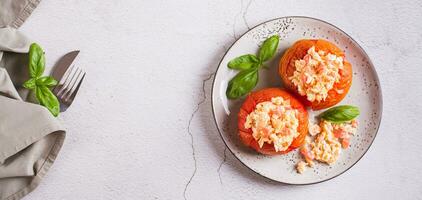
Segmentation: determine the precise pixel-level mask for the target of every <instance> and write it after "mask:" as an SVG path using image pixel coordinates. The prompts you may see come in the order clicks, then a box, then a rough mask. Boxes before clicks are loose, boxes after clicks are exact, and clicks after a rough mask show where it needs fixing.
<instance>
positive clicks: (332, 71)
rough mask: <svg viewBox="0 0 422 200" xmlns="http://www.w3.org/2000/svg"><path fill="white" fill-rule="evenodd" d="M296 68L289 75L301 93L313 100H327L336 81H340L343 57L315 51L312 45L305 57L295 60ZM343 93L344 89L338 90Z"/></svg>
mask: <svg viewBox="0 0 422 200" xmlns="http://www.w3.org/2000/svg"><path fill="white" fill-rule="evenodd" d="M294 64H295V67H296V70H295V71H294V73H293V76H291V77H289V79H290V80H291V81H292V83H293V84H294V85H295V86H296V87H297V89H298V92H299V94H300V95H302V96H305V95H306V98H307V99H308V100H309V101H311V102H313V101H315V100H316V101H318V102H320V101H322V100H325V99H326V98H327V96H328V91H329V90H331V89H333V86H334V83H337V82H339V81H340V73H339V71H340V70H342V69H343V57H338V56H336V55H334V54H331V53H328V54H327V53H326V52H324V51H318V52H316V51H315V47H314V46H312V47H311V48H310V49H309V50H308V52H307V54H306V55H305V56H304V57H303V59H300V60H296V61H295V63H294ZM336 92H337V93H339V94H341V93H343V91H340V90H339V91H336Z"/></svg>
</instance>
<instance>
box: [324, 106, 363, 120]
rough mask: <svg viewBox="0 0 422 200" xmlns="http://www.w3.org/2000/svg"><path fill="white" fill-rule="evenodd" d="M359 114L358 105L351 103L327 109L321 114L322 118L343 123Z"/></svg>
mask: <svg viewBox="0 0 422 200" xmlns="http://www.w3.org/2000/svg"><path fill="white" fill-rule="evenodd" d="M359 114H360V113H359V108H358V107H356V106H351V105H341V106H336V107H333V108H330V109H328V110H326V111H325V112H323V113H322V114H321V115H320V116H321V118H322V119H324V120H327V121H330V122H334V123H342V122H348V121H351V120H353V119H354V118H356V117H357V116H358V115H359Z"/></svg>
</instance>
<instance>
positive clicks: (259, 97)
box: [238, 88, 308, 155]
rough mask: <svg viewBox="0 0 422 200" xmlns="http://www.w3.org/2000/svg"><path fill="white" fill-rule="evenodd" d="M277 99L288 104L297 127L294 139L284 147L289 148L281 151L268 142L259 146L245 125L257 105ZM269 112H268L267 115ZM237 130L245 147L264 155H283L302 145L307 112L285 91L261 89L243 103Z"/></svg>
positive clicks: (306, 126) (305, 130)
mask: <svg viewBox="0 0 422 200" xmlns="http://www.w3.org/2000/svg"><path fill="white" fill-rule="evenodd" d="M277 97H281V98H282V99H283V101H286V102H287V103H285V104H289V107H287V110H291V111H294V112H293V113H295V114H294V116H295V117H294V119H295V124H296V126H297V128H296V130H297V132H295V131H294V132H295V135H296V137H292V138H291V139H292V140H290V142H291V143H290V144H286V145H289V146H286V147H288V148H286V149H285V150H282V151H276V148H275V144H274V143H271V144H270V143H268V142H265V143H263V145H259V143H258V140H257V139H255V138H254V136H253V134H254V132H253V128H251V127H247V125H246V122H247V120H248V115H249V114H251V113H252V112H255V110H256V109H257V105H259V104H260V103H262V102H271V101H274V99H277ZM273 98H274V99H273ZM278 99H280V98H278ZM274 108H278V107H274ZM279 110H280V109H279ZM279 110H275V111H279ZM281 110H282V112H287V110H284V109H281ZM270 112H271V111H269V113H270ZM279 114H280V116H281V114H282V113H279ZM280 118H282V117H280ZM270 123H273V122H272V121H271V122H270ZM279 128H280V127H279ZM283 128H285V127H281V130H283ZM238 129H239V137H240V139H241V141H242V142H243V143H244V144H245V145H246V146H249V147H251V148H253V149H255V150H256V151H257V152H259V153H262V154H266V155H279V154H285V153H288V152H289V151H291V150H293V149H295V148H298V147H300V146H301V145H302V144H303V142H304V140H305V137H306V135H307V133H308V112H307V111H306V108H305V106H304V105H303V104H302V103H301V102H300V101H299V100H297V99H296V98H295V97H294V96H293V95H291V94H289V93H288V92H287V91H285V90H282V89H279V88H267V89H263V90H260V91H257V92H252V93H250V94H249V96H248V97H247V98H246V100H245V102H244V103H243V105H242V107H241V108H240V111H239V113H238ZM270 129H272V128H270ZM255 130H256V129H255ZM277 134H279V133H277ZM280 134H283V133H280Z"/></svg>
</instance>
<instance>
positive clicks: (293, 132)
mask: <svg viewBox="0 0 422 200" xmlns="http://www.w3.org/2000/svg"><path fill="white" fill-rule="evenodd" d="M297 114H298V111H297V110H295V109H293V108H292V107H291V105H290V101H289V100H284V99H283V98H282V97H274V98H272V99H271V101H265V102H261V103H259V104H257V105H256V107H255V110H254V111H252V112H251V113H249V115H248V116H247V117H246V122H245V128H248V129H249V128H251V129H252V136H253V138H254V139H255V140H256V141H257V142H258V144H259V147H261V148H262V146H263V145H264V143H268V144H273V145H274V149H275V151H277V152H278V151H285V150H287V149H288V148H289V146H290V145H291V144H292V142H293V140H294V138H296V137H297V136H298V135H299V132H298V131H297V128H298V126H299V120H298V118H297Z"/></svg>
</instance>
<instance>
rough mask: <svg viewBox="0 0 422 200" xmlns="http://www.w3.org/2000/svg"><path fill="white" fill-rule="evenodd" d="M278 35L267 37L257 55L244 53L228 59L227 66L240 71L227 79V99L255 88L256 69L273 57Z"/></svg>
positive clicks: (235, 97) (257, 78) (237, 96)
mask: <svg viewBox="0 0 422 200" xmlns="http://www.w3.org/2000/svg"><path fill="white" fill-rule="evenodd" d="M279 39H280V37H279V36H278V35H273V36H271V37H269V38H267V39H266V40H265V41H264V42H263V43H262V46H261V48H260V49H259V52H258V56H256V55H253V54H246V55H242V56H239V57H236V58H234V59H232V60H231V61H229V63H228V64H227V67H228V68H230V69H235V70H240V72H239V73H238V74H237V75H236V76H235V77H233V79H231V80H230V81H229V84H228V86H227V90H226V96H227V98H229V99H237V98H239V97H241V96H243V95H245V94H247V93H249V92H250V91H251V90H252V89H253V88H255V86H256V84H257V83H258V80H259V76H258V71H259V69H260V68H262V67H263V66H264V65H263V63H264V62H266V61H268V60H270V59H271V58H272V57H274V55H275V53H276V51H277V47H278V42H279Z"/></svg>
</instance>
